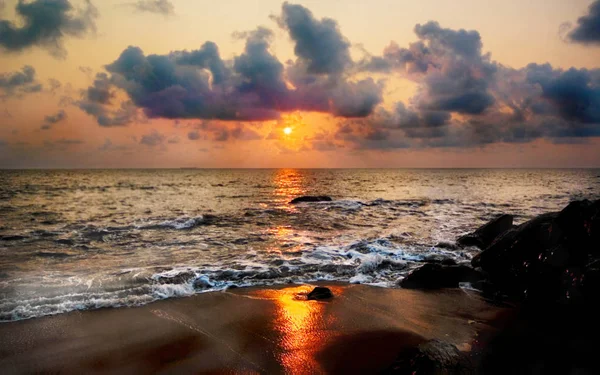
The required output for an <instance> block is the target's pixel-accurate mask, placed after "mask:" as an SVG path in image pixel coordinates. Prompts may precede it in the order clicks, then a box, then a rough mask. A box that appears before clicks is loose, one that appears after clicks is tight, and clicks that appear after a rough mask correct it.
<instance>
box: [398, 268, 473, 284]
mask: <svg viewBox="0 0 600 375" xmlns="http://www.w3.org/2000/svg"><path fill="white" fill-rule="evenodd" d="M480 278H481V276H480V274H479V272H477V271H475V270H474V269H472V268H471V267H468V266H448V265H442V264H436V263H428V264H425V265H423V266H421V267H419V268H417V269H415V270H414V271H412V272H411V273H410V274H408V276H406V277H405V278H404V279H402V281H400V286H401V287H402V288H406V289H439V288H458V284H459V283H460V282H467V281H468V282H472V281H475V280H478V279H480Z"/></svg>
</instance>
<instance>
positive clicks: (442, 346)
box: [383, 340, 473, 375]
mask: <svg viewBox="0 0 600 375" xmlns="http://www.w3.org/2000/svg"><path fill="white" fill-rule="evenodd" d="M383 373H384V374H399V375H403V374H406V375H411V374H434V375H459V374H460V375H467V374H473V369H472V365H471V362H470V361H469V358H468V357H467V356H466V355H465V354H464V353H462V352H460V351H459V350H458V348H457V347H456V346H454V345H452V344H449V343H447V342H443V341H440V340H431V341H428V342H426V343H424V344H421V345H419V346H417V347H416V348H411V349H408V350H405V351H403V352H402V353H400V354H399V355H398V357H397V358H396V360H395V361H394V363H393V364H392V365H391V366H390V367H389V368H388V369H386V370H385V371H383Z"/></svg>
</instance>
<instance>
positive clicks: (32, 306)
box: [0, 218, 471, 321]
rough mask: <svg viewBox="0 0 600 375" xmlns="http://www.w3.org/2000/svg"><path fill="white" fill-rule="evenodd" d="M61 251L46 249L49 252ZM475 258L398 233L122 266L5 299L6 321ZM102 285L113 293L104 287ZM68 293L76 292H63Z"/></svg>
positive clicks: (371, 278)
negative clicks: (186, 262) (204, 259)
mask: <svg viewBox="0 0 600 375" xmlns="http://www.w3.org/2000/svg"><path fill="white" fill-rule="evenodd" d="M193 219H199V218H189V219H186V220H184V219H183V218H181V219H180V220H177V221H175V222H169V223H168V224H165V225H168V226H169V227H173V228H176V229H178V228H186V227H189V226H192V225H197V224H193V223H194V221H193ZM191 220H192V221H191ZM188 221H191V222H190V223H188ZM62 255H63V254H54V253H52V254H50V253H44V254H41V253H40V254H39V256H48V257H57V256H62ZM65 255H66V254H65ZM470 259H471V253H469V252H462V251H447V250H445V249H441V248H436V247H428V246H406V245H401V244H398V243H396V242H394V241H393V240H392V239H391V238H375V239H364V240H360V241H354V242H352V243H349V244H347V245H344V246H334V245H318V246H312V247H308V248H304V249H302V250H298V251H295V252H290V253H282V254H280V255H278V256H272V257H270V258H266V257H265V258H261V259H257V258H256V254H253V253H252V252H247V253H245V254H244V256H240V257H239V258H236V259H233V260H231V261H230V262H229V263H228V264H227V265H223V266H217V265H214V266H211V265H205V266H202V267H196V266H180V267H172V268H168V269H164V268H163V269H154V270H153V269H146V268H138V269H136V268H133V269H121V270H120V271H119V272H116V273H115V272H112V273H111V274H110V275H105V276H104V277H103V278H101V280H100V281H98V280H94V279H91V278H88V279H87V280H86V278H85V277H74V278H72V279H69V280H61V282H60V288H58V289H51V290H52V293H54V294H52V295H49V296H45V297H44V296H38V295H34V296H31V295H30V296H29V297H28V296H26V295H21V296H19V297H17V298H16V299H12V300H10V301H3V302H2V303H0V321H13V320H21V319H28V318H34V317H40V316H44V315H54V314H59V313H64V312H68V311H73V310H89V309H97V308H105V307H122V306H138V305H142V304H146V303H150V302H153V301H157V300H161V299H166V298H173V297H186V296H191V295H194V294H196V293H203V292H210V291H220V290H225V289H228V288H232V287H248V286H272V285H283V284H301V283H311V282H316V281H321V280H327V281H344V282H349V283H359V284H368V285H374V286H379V287H396V286H397V285H398V282H399V281H400V280H402V279H403V278H404V276H405V275H406V274H407V273H408V272H410V271H411V270H412V269H414V268H416V267H418V266H419V265H420V264H422V263H423V262H441V261H444V260H446V261H448V260H450V261H452V262H455V263H461V262H468V261H470ZM113 271H114V270H113ZM114 280H121V283H122V284H117V285H121V286H117V287H115V286H114V285H113V286H111V287H109V286H108V285H111V284H110V283H111V282H112V281H114ZM68 283H72V284H71V285H69V284H68ZM103 285H105V286H104V287H105V288H107V289H106V290H103V289H102V288H103ZM51 286H52V285H50V286H49V287H51ZM65 286H66V288H65ZM13 287H14V286H13ZM63 288H65V289H63ZM64 290H70V291H71V292H70V293H64ZM73 290H75V292H73Z"/></svg>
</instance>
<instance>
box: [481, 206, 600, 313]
mask: <svg viewBox="0 0 600 375" xmlns="http://www.w3.org/2000/svg"><path fill="white" fill-rule="evenodd" d="M599 260H600V200H599V201H596V202H591V201H588V200H584V201H576V202H571V203H570V204H569V205H568V206H567V207H565V208H564V209H563V210H562V211H560V212H554V213H547V214H543V215H540V216H538V217H536V218H534V219H532V220H529V221H527V222H525V223H523V224H521V225H519V226H517V227H514V228H511V229H508V230H506V231H505V232H504V233H502V234H501V235H499V236H498V237H497V238H496V239H495V240H494V241H493V242H492V243H491V244H490V245H489V246H488V247H487V248H485V250H484V251H482V252H481V253H480V254H478V255H477V256H475V257H474V258H473V260H472V265H473V266H474V267H479V268H481V269H482V270H483V271H485V273H486V274H487V276H488V280H489V282H490V283H492V284H493V285H494V286H496V287H497V288H498V290H500V291H501V292H502V293H504V294H506V295H508V296H511V297H517V298H519V299H524V300H527V301H544V302H560V303H567V304H572V303H582V302H586V301H590V300H592V299H597V298H598V296H599V295H600V293H599V292H600V288H599V286H600V281H599V280H600V267H598V265H599V264H600V263H599Z"/></svg>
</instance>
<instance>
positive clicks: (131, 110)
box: [75, 73, 137, 127]
mask: <svg viewBox="0 0 600 375" xmlns="http://www.w3.org/2000/svg"><path fill="white" fill-rule="evenodd" d="M115 96H116V94H115V92H114V91H113V90H112V83H111V81H110V79H109V77H108V75H107V74H106V73H98V74H97V75H96V79H95V80H94V84H93V85H92V86H90V87H88V88H87V90H83V91H82V93H81V99H80V100H79V101H76V102H75V105H77V106H78V107H79V108H80V109H81V110H83V111H84V112H86V113H87V114H89V115H92V116H94V117H95V118H96V120H97V122H98V124H99V125H100V126H106V127H112V126H124V125H127V124H129V123H131V122H132V121H134V120H135V119H137V108H136V107H135V106H134V105H133V103H132V102H130V101H124V102H121V103H120V104H119V105H118V106H117V107H116V108H115V105H114V103H113V100H114V98H115Z"/></svg>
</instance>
